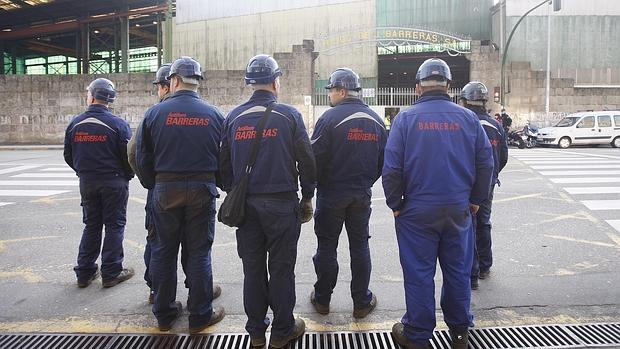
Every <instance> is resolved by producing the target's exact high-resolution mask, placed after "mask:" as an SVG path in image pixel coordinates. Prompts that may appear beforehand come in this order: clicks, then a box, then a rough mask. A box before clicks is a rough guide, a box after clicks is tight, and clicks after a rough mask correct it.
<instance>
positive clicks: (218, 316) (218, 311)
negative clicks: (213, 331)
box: [189, 305, 225, 334]
mask: <svg viewBox="0 0 620 349" xmlns="http://www.w3.org/2000/svg"><path fill="white" fill-rule="evenodd" d="M224 315H225V313H224V307H222V306H220V305H218V306H216V307H213V314H212V315H211V320H209V322H207V323H206V324H204V325H201V326H197V327H190V328H189V333H191V334H196V333H198V332H202V331H203V330H204V329H206V328H207V327H209V326H213V325H215V324H217V323H218V322H220V321H222V319H223V318H224Z"/></svg>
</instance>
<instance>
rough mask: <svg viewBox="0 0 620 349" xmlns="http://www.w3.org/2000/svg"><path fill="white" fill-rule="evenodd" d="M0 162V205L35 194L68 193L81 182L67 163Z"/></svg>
mask: <svg viewBox="0 0 620 349" xmlns="http://www.w3.org/2000/svg"><path fill="white" fill-rule="evenodd" d="M0 166H2V168H1V169H0V207H4V206H9V205H13V204H17V203H19V202H20V201H21V202H23V201H24V200H32V198H38V197H48V196H54V195H60V194H65V193H69V192H72V191H76V190H77V188H78V186H79V180H78V178H77V176H76V175H75V173H74V172H73V170H72V169H71V168H69V167H68V166H62V165H60V164H36V165H31V164H9V163H3V164H0ZM34 171H36V172H34ZM20 198H21V200H20Z"/></svg>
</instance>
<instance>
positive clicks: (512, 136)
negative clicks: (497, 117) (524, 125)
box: [507, 130, 527, 149]
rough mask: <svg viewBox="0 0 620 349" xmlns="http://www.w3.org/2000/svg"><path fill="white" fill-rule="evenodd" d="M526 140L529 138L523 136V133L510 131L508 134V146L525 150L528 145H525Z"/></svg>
mask: <svg viewBox="0 0 620 349" xmlns="http://www.w3.org/2000/svg"><path fill="white" fill-rule="evenodd" d="M525 139H527V136H524V135H523V131H522V130H521V131H515V130H513V131H510V132H508V139H507V141H508V145H514V146H517V147H519V149H524V148H525V146H526V144H525Z"/></svg>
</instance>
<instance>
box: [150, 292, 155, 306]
mask: <svg viewBox="0 0 620 349" xmlns="http://www.w3.org/2000/svg"><path fill="white" fill-rule="evenodd" d="M149 304H155V290H153V289H151V290H150V291H149Z"/></svg>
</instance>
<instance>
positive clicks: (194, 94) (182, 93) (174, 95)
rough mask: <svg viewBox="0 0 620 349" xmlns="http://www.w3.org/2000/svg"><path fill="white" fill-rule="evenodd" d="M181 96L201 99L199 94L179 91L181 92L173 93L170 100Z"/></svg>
mask: <svg viewBox="0 0 620 349" xmlns="http://www.w3.org/2000/svg"><path fill="white" fill-rule="evenodd" d="M179 96H190V97H194V98H199V97H198V92H195V91H190V90H179V91H177V92H175V93H173V94H172V95H171V96H170V97H168V98H175V97H179Z"/></svg>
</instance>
